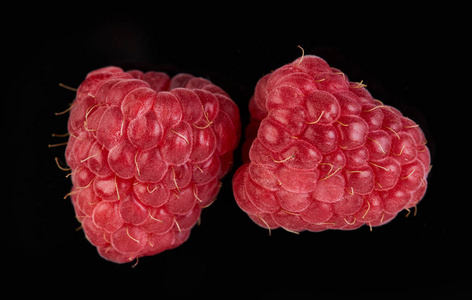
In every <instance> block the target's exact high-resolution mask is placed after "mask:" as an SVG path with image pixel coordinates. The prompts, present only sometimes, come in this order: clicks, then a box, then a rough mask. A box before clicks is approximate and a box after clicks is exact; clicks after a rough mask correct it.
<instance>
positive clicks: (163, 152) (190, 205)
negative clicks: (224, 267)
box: [66, 67, 240, 263]
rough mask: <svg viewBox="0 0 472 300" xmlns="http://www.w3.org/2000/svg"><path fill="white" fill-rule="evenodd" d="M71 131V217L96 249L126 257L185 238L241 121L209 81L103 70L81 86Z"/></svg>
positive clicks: (227, 161)
mask: <svg viewBox="0 0 472 300" xmlns="http://www.w3.org/2000/svg"><path fill="white" fill-rule="evenodd" d="M68 128H69V134H70V138H69V142H68V145H67V149H66V159H67V163H68V165H69V166H70V167H71V169H72V173H71V174H72V182H73V188H72V191H71V193H70V195H71V198H72V203H73V205H74V208H75V212H76V216H77V219H78V220H79V221H80V222H81V223H82V228H83V229H84V232H85V235H86V237H87V239H88V240H89V241H90V242H91V243H92V244H93V245H95V246H96V247H97V248H98V252H99V253H100V255H101V256H103V257H104V258H105V259H108V260H111V261H114V262H117V263H125V262H130V261H132V260H134V259H135V258H138V257H142V256H147V255H154V254H157V253H159V252H162V251H164V250H167V249H171V248H175V247H177V246H179V245H180V244H182V243H183V242H184V241H185V240H186V239H187V238H188V236H189V234H190V230H191V229H192V227H193V226H194V225H195V223H196V222H197V221H198V219H199V218H200V212H201V209H202V208H204V207H206V206H208V205H210V204H211V203H212V201H214V199H215V197H216V195H217V193H218V190H219V188H220V186H221V183H220V179H221V178H222V177H223V176H224V175H225V174H226V173H227V172H228V170H229V168H230V166H231V164H232V152H233V150H234V149H235V148H236V146H237V144H238V140H239V136H240V119H239V111H238V108H237V106H236V105H235V104H234V102H233V101H232V100H231V99H230V98H229V96H228V95H227V94H226V93H225V92H224V91H223V90H221V89H220V88H219V87H217V86H215V85H214V84H212V83H211V82H210V81H208V80H206V79H203V78H196V77H194V76H192V75H189V74H178V75H176V76H174V77H173V78H172V79H171V78H169V76H167V75H166V74H165V73H159V72H147V73H142V72H141V71H136V70H133V71H129V72H124V71H123V70H121V69H119V68H116V67H108V68H102V69H98V70H95V71H93V72H90V73H89V74H88V75H87V77H86V78H85V80H84V82H83V83H82V84H81V85H80V87H79V88H78V91H77V97H76V99H75V100H74V102H73V104H72V109H71V112H70V118H69V124H68Z"/></svg>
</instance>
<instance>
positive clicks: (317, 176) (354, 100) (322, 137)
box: [233, 56, 430, 232]
mask: <svg viewBox="0 0 472 300" xmlns="http://www.w3.org/2000/svg"><path fill="white" fill-rule="evenodd" d="M249 110H250V113H251V122H250V124H249V126H248V128H247V130H246V138H247V140H246V141H245V145H244V146H243V151H244V149H246V151H248V155H246V156H245V157H244V160H245V161H246V163H245V164H244V165H243V166H241V167H240V168H239V169H238V170H237V171H236V174H235V176H234V178H233V191H234V195H235V199H236V202H237V203H238V205H239V207H240V208H241V209H242V210H243V211H245V212H246V213H247V214H248V215H249V217H250V218H251V219H252V220H253V221H254V222H255V223H257V224H258V225H260V226H261V227H264V228H268V229H269V230H270V229H275V228H278V227H282V228H284V229H286V230H288V231H292V232H300V231H304V230H309V231H323V230H326V229H343V230H351V229H356V228H359V227H360V226H362V225H364V224H366V225H368V226H370V228H372V226H380V225H383V224H386V223H388V222H389V221H390V220H392V219H393V218H394V217H395V216H396V215H397V213H398V212H400V211H401V210H403V209H408V208H411V207H415V206H416V205H417V204H418V202H419V201H420V200H421V199H422V197H423V196H424V194H425V192H426V186H427V182H426V178H427V176H428V172H429V169H430V154H429V150H428V148H427V147H426V139H425V137H424V135H423V132H422V131H421V129H420V128H419V126H418V125H417V124H416V123H415V122H413V121H412V120H410V119H408V118H407V117H404V116H403V115H402V114H401V113H400V112H399V111H398V110H397V109H395V108H393V107H391V106H388V105H385V104H383V103H382V102H380V101H379V100H375V99H373V98H372V96H371V95H370V94H369V92H368V91H367V90H366V89H365V85H364V84H362V82H360V83H355V82H349V80H348V78H347V76H346V75H345V74H344V73H342V72H341V71H339V70H337V69H334V68H331V67H330V66H329V65H328V64H327V63H326V62H325V61H324V60H323V59H321V58H319V57H317V56H302V57H301V58H298V59H297V60H295V61H294V62H292V63H290V64H287V65H285V66H282V67H281V68H279V69H277V70H276V71H274V72H272V73H270V74H268V75H265V76H264V77H262V78H261V79H260V80H259V82H258V83H257V85H256V88H255V92H254V95H253V97H252V98H251V100H250V103H249ZM243 155H244V154H243Z"/></svg>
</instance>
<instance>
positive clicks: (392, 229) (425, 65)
mask: <svg viewBox="0 0 472 300" xmlns="http://www.w3.org/2000/svg"><path fill="white" fill-rule="evenodd" d="M131 4H133V5H136V7H134V8H130V7H128V6H129V5H131ZM151 4H152V3H149V4H148V5H146V6H137V4H134V3H127V4H126V6H123V7H120V5H119V4H116V3H115V4H113V7H111V6H110V7H105V6H104V7H101V8H99V7H94V6H86V5H85V4H84V5H82V4H81V5H78V4H77V5H67V6H61V5H57V6H51V7H44V6H38V7H31V6H29V9H30V11H31V12H30V13H21V14H20V13H19V14H15V15H14V16H13V19H14V21H8V23H6V21H5V23H2V37H3V38H2V39H3V47H2V48H3V49H2V50H4V51H5V52H4V53H5V54H4V60H3V67H4V68H3V78H4V79H3V80H2V92H1V94H2V98H3V99H2V130H3V135H4V136H5V137H6V142H5V144H3V147H2V148H3V150H4V151H3V156H2V166H3V168H2V170H3V173H4V176H5V177H7V178H6V179H5V180H4V184H5V187H4V190H6V191H7V193H6V194H5V196H4V197H2V198H4V199H2V200H1V201H2V203H3V206H2V210H1V212H2V214H1V215H2V222H5V224H4V225H2V226H1V227H0V241H1V248H2V258H3V263H2V265H4V267H2V268H0V269H2V272H3V273H5V275H6V277H7V278H8V279H9V280H7V283H8V282H9V281H10V280H11V283H9V285H10V286H11V287H12V288H14V289H16V290H17V292H18V293H22V292H24V293H26V292H30V288H31V289H34V292H35V293H36V294H37V295H40V294H48V295H51V294H54V293H57V294H62V293H64V289H62V287H68V288H70V289H67V292H66V293H72V294H77V295H78V296H79V297H80V296H88V295H91V294H97V293H103V295H107V294H109V293H115V292H117V293H127V294H128V293H129V294H130V295H133V296H139V295H141V293H142V294H143V295H144V293H146V295H147V296H149V297H151V296H152V297H154V295H155V297H156V298H157V297H161V296H163V295H189V296H196V295H200V294H201V295H219V296H220V297H222V298H227V297H229V296H232V295H274V296H275V295H281V296H283V295H292V296H297V295H299V296H301V295H306V296H311V295H313V296H315V295H319V294H323V295H331V294H332V295H346V296H353V295H354V296H355V295H374V296H381V295H390V294H421V295H450V294H452V295H461V294H465V293H467V292H470V290H471V288H470V284H471V283H472V277H471V275H470V274H469V270H470V262H471V260H470V248H471V247H470V235H471V234H470V217H469V215H468V213H469V210H468V206H469V203H468V202H470V201H471V199H470V192H469V191H470V186H467V182H468V181H469V179H468V178H467V177H468V176H470V174H467V173H461V172H467V171H469V170H470V165H469V166H468V159H467V158H468V156H470V154H469V153H470V151H468V150H467V149H469V147H470V146H467V142H468V140H469V139H470V133H469V128H470V126H467V119H466V117H463V116H461V113H462V112H466V111H468V110H470V109H469V108H467V106H466V105H467V104H468V103H467V102H469V101H470V93H469V95H468V96H467V92H466V90H467V88H468V85H467V84H465V83H461V77H465V78H467V76H468V75H467V74H468V73H470V72H469V71H467V66H466V65H467V60H466V58H464V57H465V56H464V54H463V53H464V52H462V51H463V49H464V47H465V44H464V43H463V41H464V38H465V35H463V34H462V33H461V29H463V26H462V25H463V24H461V23H460V18H457V15H456V14H457V13H458V12H460V10H461V8H460V7H457V8H453V9H452V10H451V11H445V10H442V8H440V7H439V8H431V7H427V8H425V7H418V8H412V7H411V8H410V7H404V6H399V5H396V6H394V7H392V6H389V5H386V4H382V5H380V4H379V7H363V6H362V5H363V4H361V3H354V4H351V5H350V6H345V4H343V5H341V3H339V7H338V6H333V7H321V6H320V5H318V4H316V3H314V4H311V5H312V6H309V5H308V6H304V5H303V3H299V2H296V3H293V4H289V5H287V4H285V6H282V5H281V7H278V9H276V8H275V7H273V6H271V7H264V6H262V7H260V8H258V9H257V10H256V8H255V7H254V8H253V7H249V6H244V7H241V6H240V5H243V4H242V3H241V4H237V5H236V4H225V5H223V4H221V5H220V4H219V5H220V7H218V6H217V7H214V6H208V7H203V6H201V7H199V6H195V7H187V6H186V4H184V3H181V4H179V5H177V7H167V6H163V5H162V4H160V3H156V4H155V5H151ZM247 5H254V4H253V3H248V4H247ZM4 14H7V13H6V12H5V13H4ZM4 17H7V16H6V15H5V16H4ZM8 19H10V18H8ZM2 22H4V21H2ZM297 45H301V46H302V47H303V48H304V50H305V54H315V55H319V56H321V57H323V58H325V59H326V60H327V62H328V63H329V64H330V65H331V66H333V67H337V68H339V69H341V70H343V71H344V72H345V73H346V74H347V75H348V76H349V78H350V80H351V81H360V80H363V82H364V83H365V84H367V86H368V87H367V88H368V89H369V91H370V92H371V94H372V95H373V96H374V97H375V98H377V99H380V100H382V101H383V102H384V103H386V104H389V105H392V106H395V107H397V108H399V109H400V110H401V111H402V112H403V113H404V115H407V116H408V117H410V118H412V119H414V120H415V121H417V122H418V123H419V124H420V125H421V128H422V129H423V130H424V132H425V134H426V137H427V139H428V146H429V147H430V151H431V154H432V164H433V168H432V171H431V173H430V177H429V178H428V191H427V194H426V196H425V198H424V199H423V201H422V202H421V203H420V204H419V205H418V214H417V216H416V217H413V216H412V215H410V216H409V217H408V218H405V215H406V212H401V213H400V214H399V216H398V217H397V218H396V219H395V220H394V221H392V222H391V223H389V224H388V225H386V226H382V227H377V228H374V229H373V231H372V232H370V231H369V228H368V227H362V228H360V229H358V230H356V231H346V232H345V231H326V232H322V233H310V232H302V233H301V234H299V235H295V234H292V233H289V232H285V231H283V230H281V229H279V230H274V231H273V232H272V235H271V236H269V235H268V232H267V231H266V230H264V229H262V228H260V227H258V226H256V225H255V224H254V223H253V222H252V221H251V220H250V219H249V218H248V217H247V216H246V214H245V213H244V212H242V211H241V210H240V209H239V208H238V206H237V205H236V203H235V201H234V198H233V195H232V189H231V178H232V175H233V173H234V170H235V169H236V167H238V166H239V165H240V164H241V160H240V153H241V152H240V149H238V151H237V152H236V154H235V168H233V171H232V172H231V173H230V174H228V175H227V177H226V178H225V179H224V180H223V187H222V189H221V192H220V194H219V197H218V200H217V201H216V202H215V203H214V204H213V205H212V206H210V207H209V208H207V209H205V210H204V211H203V213H202V222H201V225H200V226H197V227H195V228H194V229H193V230H192V234H191V236H190V239H189V240H188V241H187V242H186V243H184V244H183V245H182V246H180V247H179V248H177V249H174V250H171V251H166V252H164V253H161V254H159V255H157V256H154V257H146V258H142V259H140V260H139V263H138V264H137V266H136V267H134V268H132V264H125V265H117V264H114V263H110V262H108V261H105V260H104V259H102V258H101V257H100V256H99V255H98V254H97V252H96V250H95V247H93V246H92V245H90V243H89V242H88V241H87V240H86V239H85V238H84V235H83V232H82V231H76V228H77V227H79V225H80V224H79V223H78V222H77V221H76V220H75V217H74V211H73V208H72V205H71V203H70V200H69V199H66V200H64V199H63V197H64V195H65V194H66V193H67V192H68V191H69V189H70V187H71V183H70V180H69V179H67V178H65V174H66V173H65V172H63V171H60V170H59V169H58V168H57V167H56V165H55V163H54V157H56V156H57V157H60V158H61V159H62V160H63V151H64V147H62V148H48V146H47V145H48V144H53V143H58V142H62V141H65V139H60V138H53V137H51V134H52V133H65V132H66V130H67V129H66V124H67V115H64V116H55V115H54V112H59V111H62V110H64V109H66V108H67V107H68V105H69V103H70V102H71V101H72V100H73V99H74V93H73V92H71V91H68V90H66V89H63V88H60V87H59V86H58V84H59V83H64V84H67V85H70V86H73V87H77V86H78V85H79V84H80V82H81V81H82V80H83V79H84V77H85V75H86V74H87V73H88V72H89V71H91V70H94V69H97V68H100V67H103V66H107V65H117V66H120V67H122V68H124V69H132V68H138V69H142V70H144V71H148V70H162V71H166V72H168V73H169V74H171V75H174V74H176V73H177V72H189V73H192V74H194V75H198V76H203V77H206V78H209V79H210V80H212V81H213V82H214V83H216V84H217V85H220V86H221V87H222V88H223V89H225V90H226V91H227V92H228V93H229V94H230V95H231V97H232V98H233V100H234V101H235V102H236V103H237V104H238V106H239V108H240V110H241V118H242V122H243V130H244V126H245V125H247V123H248V119H249V115H248V110H247V104H248V101H249V98H250V96H251V94H252V92H253V89H254V86H255V84H256V82H257V80H258V79H259V78H260V77H262V76H263V75H264V74H266V73H268V72H270V71H272V70H275V69H276V68H278V67H280V66H282V65H283V64H286V63H289V62H291V61H293V60H295V59H296V58H298V57H299V56H300V55H301V50H300V49H299V48H297ZM460 71H465V72H468V73H466V74H464V73H461V72H460ZM469 85H470V84H469ZM467 97H468V98H469V99H467ZM243 132H244V131H243ZM469 173H470V172H469ZM4 212H6V214H5V213H4ZM5 267H6V268H5ZM2 278H5V277H2ZM14 282H19V283H22V284H23V285H21V287H24V288H18V287H17V286H15V285H13V284H12V283H14Z"/></svg>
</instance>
